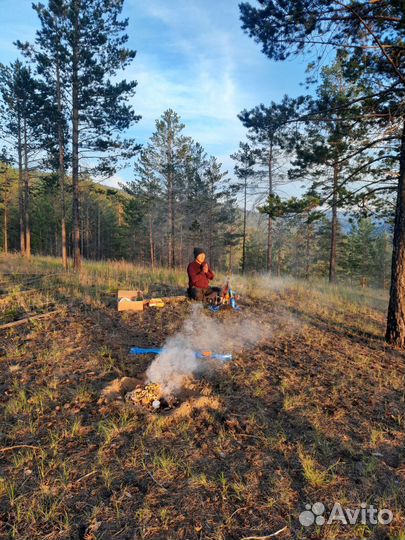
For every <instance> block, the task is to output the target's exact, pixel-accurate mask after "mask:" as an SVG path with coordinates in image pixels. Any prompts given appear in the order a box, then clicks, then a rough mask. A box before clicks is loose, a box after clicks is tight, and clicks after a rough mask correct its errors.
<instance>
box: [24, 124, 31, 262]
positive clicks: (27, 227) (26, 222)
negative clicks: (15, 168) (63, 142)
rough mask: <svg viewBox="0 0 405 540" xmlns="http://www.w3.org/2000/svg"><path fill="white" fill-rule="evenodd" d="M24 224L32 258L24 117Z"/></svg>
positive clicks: (29, 255) (28, 249) (29, 253)
mask: <svg viewBox="0 0 405 540" xmlns="http://www.w3.org/2000/svg"><path fill="white" fill-rule="evenodd" d="M23 153H24V225H25V256H26V257H27V259H31V226H30V178H29V171H28V140H27V121H26V119H25V118H24V145H23Z"/></svg>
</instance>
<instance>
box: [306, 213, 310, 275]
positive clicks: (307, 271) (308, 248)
mask: <svg viewBox="0 0 405 540" xmlns="http://www.w3.org/2000/svg"><path fill="white" fill-rule="evenodd" d="M307 220H308V217H307ZM306 225H307V227H306V233H307V234H306V244H305V279H309V268H310V257H311V225H310V224H309V223H308V221H307V224H306Z"/></svg>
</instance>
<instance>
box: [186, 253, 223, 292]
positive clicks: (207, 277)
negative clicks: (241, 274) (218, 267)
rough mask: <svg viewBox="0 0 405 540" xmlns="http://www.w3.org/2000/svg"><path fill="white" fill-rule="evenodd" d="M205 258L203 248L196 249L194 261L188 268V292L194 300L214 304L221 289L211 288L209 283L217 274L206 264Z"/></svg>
mask: <svg viewBox="0 0 405 540" xmlns="http://www.w3.org/2000/svg"><path fill="white" fill-rule="evenodd" d="M205 257H206V255H205V251H204V250H203V249H202V248H198V247H196V248H194V261H193V262H191V263H190V264H189V265H188V267H187V274H188V290H187V292H188V295H189V297H190V298H191V299H192V300H200V301H207V302H214V301H215V300H216V299H217V297H218V296H219V294H220V292H221V289H220V288H219V287H211V286H210V284H209V282H210V281H211V280H212V279H214V277H215V274H214V272H213V271H212V270H211V268H210V267H209V264H208V263H207V262H206V260H205Z"/></svg>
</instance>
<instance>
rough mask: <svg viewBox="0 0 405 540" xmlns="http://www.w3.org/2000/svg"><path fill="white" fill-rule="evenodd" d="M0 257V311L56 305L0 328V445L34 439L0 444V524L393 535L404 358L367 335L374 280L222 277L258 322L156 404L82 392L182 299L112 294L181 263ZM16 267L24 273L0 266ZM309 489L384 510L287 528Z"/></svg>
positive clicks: (137, 363)
mask: <svg viewBox="0 0 405 540" xmlns="http://www.w3.org/2000/svg"><path fill="white" fill-rule="evenodd" d="M0 271H1V272H3V276H2V277H1V284H0V287H2V288H3V295H5V294H6V293H7V292H13V291H14V292H13V294H12V295H8V296H3V298H2V299H0V317H1V318H2V321H3V322H8V321H10V320H13V319H18V318H20V317H22V316H24V313H31V312H35V313H37V312H41V311H47V310H50V309H53V308H55V307H61V308H62V311H61V314H60V315H59V316H58V317H53V318H51V319H49V320H42V321H40V322H35V323H34V322H33V323H31V324H30V325H25V326H22V327H18V328H16V329H14V330H10V331H8V333H7V334H5V333H4V332H2V333H1V334H0V369H1V378H0V380H1V388H0V389H1V394H0V414H1V420H2V421H1V432H0V446H1V447H3V448H6V447H12V446H14V445H28V446H32V448H14V449H9V450H6V451H3V452H1V453H0V460H1V461H0V476H1V483H0V538H1V539H2V538H17V539H19V540H20V539H21V540H23V539H27V540H28V539H36V538H38V539H45V538H47V539H56V538H61V539H73V538H77V539H85V540H93V539H94V540H95V539H97V540H98V539H100V540H101V539H108V540H110V539H112V538H116V539H128V540H129V539H131V540H132V539H133V538H137V539H153V540H157V539H182V538H183V539H187V538H188V539H195V540H197V539H204V540H208V539H210V540H211V539H212V540H214V539H215V540H221V539H223V540H233V539H239V538H243V537H246V536H252V535H259V536H262V535H266V534H270V533H272V532H274V531H276V530H278V529H280V528H282V527H284V526H285V525H286V526H287V528H286V529H285V530H284V531H283V532H282V533H281V534H280V536H279V538H282V539H283V538H305V539H309V538H311V539H312V538H320V539H328V540H329V539H335V538H336V539H338V538H339V539H349V538H363V537H373V538H381V539H382V538H391V539H404V538H405V520H404V507H405V504H404V503H405V495H404V488H405V457H404V446H405V445H404V427H405V419H404V395H405V394H404V373H405V367H404V356H403V354H402V353H400V352H398V351H394V350H391V349H389V348H386V347H385V345H384V342H383V340H382V335H383V330H384V311H385V305H386V298H385V295H384V294H383V293H381V292H379V291H372V290H367V289H365V290H362V291H358V290H357V291H354V290H351V289H345V288H342V287H340V288H339V287H335V288H330V287H328V286H326V285H324V284H317V285H316V284H311V285H308V284H306V283H297V282H294V281H291V282H289V281H282V282H281V281H280V282H277V281H269V280H268V279H265V278H260V277H257V278H250V279H245V280H243V279H242V278H235V284H236V286H237V288H238V290H239V291H240V292H241V293H242V294H243V300H242V305H243V308H244V311H245V312H249V313H250V314H252V315H254V316H255V317H257V319H258V320H261V321H263V322H266V323H267V324H268V325H269V327H270V329H271V330H270V332H269V334H268V336H267V337H266V339H264V340H262V341H261V342H260V343H258V345H257V347H255V348H254V349H253V350H250V351H245V352H243V351H242V352H241V353H240V354H237V355H236V359H235V361H234V362H232V363H231V364H229V365H228V366H227V367H226V368H225V369H224V370H223V371H222V372H221V373H220V374H219V375H218V376H216V377H215V378H212V379H210V380H206V381H202V382H201V383H200V384H199V390H200V393H201V396H202V397H200V398H193V399H190V400H188V401H186V402H184V403H183V404H182V406H180V407H179V408H178V409H175V410H174V411H173V412H172V413H171V414H166V415H164V414H152V413H149V412H148V411H146V410H145V411H143V410H139V409H135V408H134V407H133V406H130V405H128V404H119V403H115V404H111V405H107V406H100V405H99V404H98V403H97V401H98V399H99V396H100V391H101V389H102V388H103V387H104V386H105V385H106V384H107V383H108V382H110V381H111V380H112V379H114V378H116V377H118V376H119V377H121V376H124V375H130V376H136V375H139V374H141V373H142V372H143V371H144V369H145V364H146V360H145V359H143V360H142V359H141V358H139V359H136V360H134V359H131V358H129V357H128V356H127V351H128V347H129V346H130V345H131V344H140V345H141V344H146V345H159V344H161V343H163V341H164V339H165V337H166V336H169V335H171V334H173V332H174V331H176V330H177V329H178V328H180V327H181V324H182V322H183V321H184V319H185V318H186V317H187V316H188V313H189V310H190V306H189V304H179V305H175V306H168V307H165V308H164V309H163V310H156V311H154V310H148V311H145V312H144V313H143V314H132V315H130V314H126V315H120V314H118V313H117V312H116V310H115V303H114V299H113V296H111V295H112V294H114V291H115V290H116V288H117V287H118V285H120V286H123V287H134V288H142V289H148V290H149V292H150V293H151V294H154V293H159V294H164V293H165V292H171V291H172V292H173V293H176V292H178V291H179V290H181V288H182V287H183V286H184V284H185V281H184V276H183V275H182V274H181V273H178V272H169V271H166V270H159V271H157V272H155V273H151V272H150V270H149V269H147V268H144V269H142V268H134V267H132V266H131V265H129V264H126V263H114V264H112V263H111V264H108V265H107V264H102V263H92V264H86V266H85V268H84V271H83V273H82V275H81V276H80V277H77V276H74V275H71V274H58V275H55V276H50V277H47V278H46V279H43V278H41V277H40V276H39V274H44V273H47V274H51V273H56V272H60V267H59V262H57V261H55V260H52V259H44V258H37V259H35V260H34V261H33V263H32V264H31V265H30V266H29V267H28V266H27V265H26V264H25V263H23V262H21V260H20V259H19V258H18V257H9V258H7V259H4V258H3V259H0ZM17 271H18V272H30V273H31V274H37V273H38V275H35V276H34V275H31V276H29V277H28V276H27V275H20V276H17V275H14V276H11V275H7V274H8V273H10V272H17ZM1 272H0V273H1ZM29 279H31V282H29ZM18 289H21V290H26V289H35V290H34V291H31V292H30V293H28V294H26V295H21V294H19V293H18V292H17V291H18ZM0 294H1V292H0ZM213 316H215V315H213ZM221 316H222V317H235V316H238V315H236V314H234V313H224V314H222V315H221ZM316 501H322V502H323V503H324V504H325V505H327V506H328V507H329V508H331V506H332V505H333V503H334V502H340V503H341V504H342V505H343V506H345V505H346V506H348V507H352V508H353V507H357V506H358V505H359V504H360V502H363V501H364V502H368V503H370V504H371V503H373V504H374V505H375V506H377V507H379V508H389V509H391V510H392V511H393V512H394V514H395V518H394V521H393V523H392V524H391V525H390V526H384V527H381V526H380V527H370V528H369V527H368V526H366V525H357V526H356V527H339V526H337V525H336V524H335V525H324V526H322V527H318V528H316V527H310V528H304V527H301V526H300V524H299V521H298V516H299V514H300V512H302V511H303V510H304V509H305V504H306V503H314V502H316Z"/></svg>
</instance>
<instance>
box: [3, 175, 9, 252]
mask: <svg viewBox="0 0 405 540" xmlns="http://www.w3.org/2000/svg"><path fill="white" fill-rule="evenodd" d="M5 190H6V191H5V194H4V216H3V226H4V232H3V235H4V236H3V249H4V253H5V255H7V254H8V205H9V186H8V180H7V176H6V180H5Z"/></svg>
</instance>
